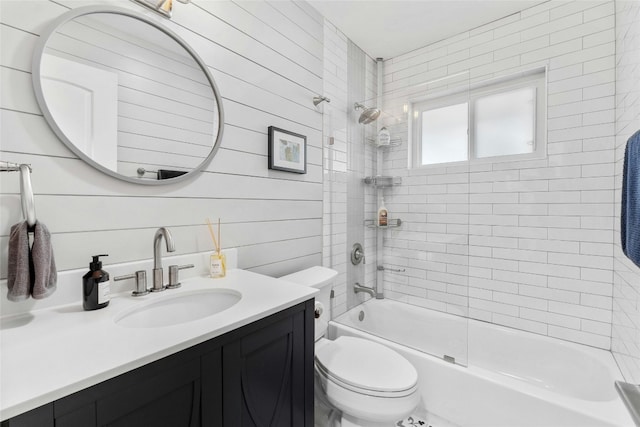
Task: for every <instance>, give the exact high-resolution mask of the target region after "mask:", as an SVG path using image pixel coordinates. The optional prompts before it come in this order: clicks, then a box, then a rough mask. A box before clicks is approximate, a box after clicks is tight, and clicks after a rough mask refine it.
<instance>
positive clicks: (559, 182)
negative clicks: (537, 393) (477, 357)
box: [384, 0, 640, 367]
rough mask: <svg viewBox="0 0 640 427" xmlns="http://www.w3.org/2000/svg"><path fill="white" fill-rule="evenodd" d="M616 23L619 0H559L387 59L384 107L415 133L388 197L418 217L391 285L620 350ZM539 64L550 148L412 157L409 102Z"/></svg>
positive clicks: (405, 232)
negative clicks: (516, 156)
mask: <svg viewBox="0 0 640 427" xmlns="http://www.w3.org/2000/svg"><path fill="white" fill-rule="evenodd" d="M634 10H635V9H634ZM636 15H637V12H636ZM636 19H637V18H636ZM615 21H616V13H615V4H614V2H613V1H575V2H565V1H555V0H552V1H549V2H546V3H543V4H540V5H538V6H535V7H532V8H530V9H527V10H524V11H522V12H520V13H517V14H514V15H511V16H508V17H505V18H503V19H499V20H497V21H494V22H492V23H490V24H488V25H484V26H481V27H478V28H475V29H473V30H471V31H467V32H465V33H462V34H459V35H458V36H455V37H452V38H450V39H446V40H442V41H439V42H437V43H435V44H432V45H430V46H426V47H424V48H421V49H418V50H416V51H413V52H410V53H408V54H406V55H402V56H399V57H396V58H393V59H390V60H388V61H387V62H386V64H385V65H386V67H385V76H384V81H385V88H384V92H385V94H384V96H385V104H384V107H385V111H389V112H390V114H392V115H393V116H394V117H395V120H393V121H389V124H390V127H391V128H392V131H393V132H394V133H395V134H399V135H401V136H402V139H403V141H404V143H403V145H402V146H401V147H400V148H398V149H395V150H394V151H393V152H392V153H390V154H389V155H388V157H387V158H386V160H385V169H384V173H385V174H387V175H399V176H403V177H404V182H403V186H401V187H399V188H397V189H394V191H393V192H392V193H391V194H390V195H389V196H388V197H387V205H388V208H389V210H390V212H393V213H394V214H395V215H396V216H398V217H400V218H403V220H404V221H405V223H404V226H403V228H402V229H401V230H399V231H394V232H391V233H389V234H387V239H386V241H385V261H386V262H387V263H389V264H394V265H397V266H399V267H406V268H407V272H406V273H405V274H387V275H386V276H385V279H386V290H387V295H388V296H389V297H391V298H394V299H399V300H403V301H406V302H410V303H415V304H419V305H423V306H428V307H433V308H436V309H439V310H443V311H448V312H454V313H467V312H468V313H469V315H470V317H472V318H476V319H480V320H485V321H489V322H493V323H497V324H501V325H505V326H510V327H513V328H518V329H523V330H527V331H531V332H535V333H539V334H542V335H548V336H553V337H558V338H562V339H566V340H569V341H574V342H579V343H584V344H588V345H592V346H595V347H600V348H605V349H609V348H611V324H612V296H613V289H612V288H613V285H612V283H613V270H614V257H613V252H614V248H613V246H614V232H613V227H614V223H615V222H616V215H617V214H616V212H615V211H614V205H613V191H614V188H615V186H616V182H617V181H616V162H617V161H619V160H618V157H619V156H616V151H615V144H616V143H617V142H616V141H617V140H616V138H615V136H616V126H615V124H616V100H615V95H616V92H615V87H616V86H615V81H616V43H615V41H616V33H615ZM628 33H629V31H628V30H627V37H631V36H629V35H628ZM630 40H631V38H630ZM635 42H636V43H637V36H636V41H635ZM618 62H619V61H618ZM538 67H546V69H547V79H548V84H547V101H548V106H547V122H546V128H547V130H546V131H547V141H548V142H547V155H546V156H545V157H544V158H541V159H534V160H527V161H510V162H493V163H491V162H486V163H480V164H473V165H471V166H464V165H463V166H452V167H447V166H446V165H445V166H442V167H439V168H429V169H426V170H420V169H408V167H407V165H408V162H407V156H408V145H407V138H408V137H407V134H408V132H407V130H408V126H407V122H408V120H407V117H406V114H404V112H403V106H404V104H407V103H408V102H410V100H412V99H419V98H420V97H424V96H425V95H429V94H435V93H437V92H438V91H445V90H450V89H456V88H465V87H467V85H469V84H473V83H477V82H482V81H484V80H488V79H492V78H496V77H504V76H508V75H511V74H516V73H518V72H522V71H527V70H532V69H535V68H538ZM629 69H632V67H629ZM460 73H463V74H460ZM636 73H637V71H636ZM636 77H637V76H636ZM637 80H638V79H637V78H636V81H637ZM425 83H428V84H425ZM633 99H637V96H636V97H635V98H633ZM627 103H628V102H627ZM619 104H620V101H618V106H619ZM636 108H637V107H636ZM618 281H621V280H618ZM467 285H468V286H467ZM636 304H637V300H636ZM636 306H637V305H636ZM635 319H636V320H637V312H636V318H635ZM637 325H638V324H637V323H636V327H637ZM637 345H638V344H637V341H636V348H635V352H636V353H635V354H638V353H639V350H640V349H639V348H638V347H637ZM636 367H637V365H636Z"/></svg>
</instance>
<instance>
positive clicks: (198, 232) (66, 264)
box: [0, 0, 323, 297]
mask: <svg viewBox="0 0 640 427" xmlns="http://www.w3.org/2000/svg"><path fill="white" fill-rule="evenodd" d="M104 3H108V4H110V5H117V6H120V7H123V8H127V9H131V10H136V11H138V12H139V13H144V14H145V15H147V16H149V17H150V18H151V19H153V20H156V21H157V22H159V23H161V24H162V25H165V26H166V27H168V28H170V29H171V30H172V31H174V32H176V33H178V34H179V35H180V36H181V37H182V38H183V39H184V40H186V41H187V43H189V44H190V45H191V46H192V47H193V49H194V50H195V51H196V52H197V53H198V54H199V55H200V56H201V57H202V58H203V60H204V62H205V63H206V64H207V65H208V66H209V69H210V70H211V72H212V74H213V76H214V79H215V80H216V82H217V85H218V87H219V89H220V92H221V95H222V98H223V106H224V112H225V133H224V139H223V141H222V146H221V149H220V150H219V151H218V154H217V156H216V157H215V159H214V160H213V161H212V162H211V164H210V165H209V166H208V167H207V168H206V170H205V171H204V172H202V173H201V174H199V175H198V176H197V177H196V178H194V179H192V180H189V181H187V182H184V183H178V184H170V185H166V186H154V187H149V186H140V185H135V184H130V183H126V182H123V181H119V180H116V179H113V178H111V177H109V176H107V175H104V174H102V173H100V172H98V171H97V170H94V169H93V168H91V167H89V166H87V165H86V164H85V163H84V162H82V161H80V160H79V159H77V158H76V157H75V156H74V155H73V154H72V153H71V152H70V151H69V150H67V149H66V148H65V147H64V145H63V144H62V143H61V142H60V141H59V140H58V139H57V138H56V137H55V136H54V134H53V132H52V131H51V130H50V129H49V127H48V126H47V124H46V122H45V121H44V119H43V117H42V115H41V113H40V111H39V109H38V106H37V104H36V101H35V97H34V94H33V89H32V86H31V54H32V51H33V46H34V44H35V43H36V41H37V39H38V36H39V34H41V33H42V31H43V29H44V28H45V27H46V26H47V24H48V23H49V22H51V20H53V19H55V18H56V17H58V16H60V15H61V14H62V13H64V12H65V11H67V10H68V9H69V8H75V7H79V6H81V5H95V4H104ZM0 14H1V23H2V25H1V26H0V31H1V33H0V37H1V43H2V44H1V47H0V52H1V57H0V66H1V67H0V72H1V73H2V78H1V84H2V87H1V88H0V89H1V95H0V108H1V110H0V114H1V116H0V120H1V122H2V126H1V134H0V144H1V147H0V159H2V160H6V161H12V162H21V163H30V164H31V165H32V166H33V174H32V181H33V188H34V193H35V204H36V212H37V216H38V219H39V220H41V221H42V222H43V223H45V224H46V225H47V226H48V228H49V229H50V230H51V232H52V234H53V246H54V250H55V256H56V262H57V265H58V269H59V270H68V269H75V268H84V267H87V266H88V263H89V261H90V255H93V254H98V253H108V254H109V255H110V256H109V258H105V259H104V262H105V266H106V268H107V269H108V265H109V264H111V263H120V262H123V261H129V260H140V259H148V258H151V257H152V238H153V234H154V232H155V230H156V229H157V228H158V227H160V226H167V227H169V228H170V229H171V231H172V233H173V236H174V239H175V241H176V248H177V253H178V254H180V253H193V252H199V251H205V250H209V249H212V243H211V241H210V238H209V235H208V232H207V229H206V226H205V225H204V224H205V218H206V217H209V218H212V219H214V220H215V219H217V218H218V217H220V218H221V220H222V244H223V246H224V247H238V248H239V258H240V267H241V268H246V269H250V270H253V271H258V272H262V273H266V274H270V275H281V274H285V273H288V272H292V271H294V270H296V269H300V268H305V267H308V266H311V265H317V264H319V263H320V262H321V250H322V235H321V233H322V149H321V144H322V114H321V113H320V112H319V111H318V110H316V109H315V108H314V107H313V104H312V98H313V96H314V95H316V94H319V93H321V92H322V89H323V85H322V73H323V69H322V58H323V19H322V17H321V16H319V15H318V13H317V12H315V11H314V10H313V9H311V8H310V7H309V6H308V5H306V4H305V3H299V2H293V1H277V2H238V3H234V2H231V1H198V0H194V1H193V2H192V3H191V4H187V5H185V4H181V3H175V6H174V17H173V19H171V20H166V19H164V18H162V17H160V16H158V15H155V14H153V13H152V12H147V11H146V10H145V9H144V8H143V7H141V6H139V5H137V4H135V3H133V2H130V1H117V2H115V1H108V2H107V1H102V2H100V1H91V2H81V1H56V2H53V1H45V0H30V1H11V0H3V1H2V2H1V3H0ZM271 125H273V126H277V127H280V128H284V129H288V130H291V131H293V132H296V133H300V134H303V135H306V136H307V142H308V168H307V170H308V173H307V174H306V175H298V174H291V173H286V172H279V171H270V170H268V169H267V127H268V126H271ZM0 179H1V183H0V202H1V205H0V207H1V216H0V277H2V278H5V277H6V271H7V267H6V259H7V243H8V233H9V229H10V226H11V225H12V224H14V223H16V222H18V221H20V219H21V213H20V200H19V177H18V175H17V174H15V173H13V174H10V173H2V174H1V175H0ZM4 293H5V291H2V294H3V295H2V296H3V297H4Z"/></svg>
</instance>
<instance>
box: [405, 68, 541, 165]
mask: <svg viewBox="0 0 640 427" xmlns="http://www.w3.org/2000/svg"><path fill="white" fill-rule="evenodd" d="M546 75H547V73H546V69H538V70H534V71H531V72H529V73H523V74H519V75H518V76H515V77H514V76H510V77H505V78H501V79H494V80H491V81H485V82H481V83H478V84H476V85H474V86H470V87H469V88H464V89H458V90H454V91H449V92H448V93H444V94H443V93H440V94H436V95H434V96H431V97H426V98H425V97H423V98H419V99H414V100H412V101H411V102H410V104H409V105H410V108H409V131H410V135H409V141H410V145H411V146H410V149H409V168H410V169H428V168H438V167H440V168H441V167H449V166H460V165H465V164H469V165H471V164H483V163H498V162H512V161H519V160H533V159H542V158H545V157H546V155H547V138H546V112H547V107H546V104H547V102H546V98H547V96H546V84H547V81H546V80H547V79H546ZM527 87H533V88H534V90H535V108H534V111H535V115H534V118H533V120H534V123H533V125H534V126H533V129H534V136H533V144H534V148H533V151H532V152H530V153H520V154H506V155H499V156H490V157H476V144H475V142H476V141H475V118H476V115H475V101H476V100H477V99H479V98H483V97H486V96H490V95H495V94H500V93H507V92H511V91H514V90H517V89H522V88H527ZM465 102H466V103H467V109H468V112H467V118H468V122H467V159H466V160H460V161H455V162H446V163H432V164H423V163H422V145H423V144H422V138H421V135H422V113H423V112H424V111H429V110H434V109H438V108H443V107H447V106H451V105H456V104H461V103H465Z"/></svg>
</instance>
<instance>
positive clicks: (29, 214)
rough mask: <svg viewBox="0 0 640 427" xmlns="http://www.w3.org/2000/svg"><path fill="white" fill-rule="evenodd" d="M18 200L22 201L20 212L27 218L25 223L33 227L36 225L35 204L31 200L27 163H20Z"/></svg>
mask: <svg viewBox="0 0 640 427" xmlns="http://www.w3.org/2000/svg"><path fill="white" fill-rule="evenodd" d="M20 200H21V201H22V214H23V215H24V217H25V219H26V220H27V225H29V227H33V226H34V225H36V205H35V202H34V201H33V188H32V187H31V170H30V168H29V165H20Z"/></svg>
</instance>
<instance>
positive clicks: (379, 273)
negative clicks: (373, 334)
mask: <svg viewBox="0 0 640 427" xmlns="http://www.w3.org/2000/svg"><path fill="white" fill-rule="evenodd" d="M383 64H384V62H383V60H382V58H376V71H377V78H378V79H377V80H378V82H377V83H378V84H377V87H376V90H377V100H376V103H377V104H378V105H382V89H383V88H382V84H383V82H384V76H383V74H382V73H383V72H384V67H383ZM381 126H382V123H380V122H378V126H377V132H376V135H377V134H378V133H379V132H380V128H381ZM375 156H376V175H382V166H383V161H384V159H383V158H382V150H375ZM383 191H384V188H382V187H376V198H377V203H378V204H377V205H378V206H380V204H381V203H382V192H383ZM383 250H384V233H383V232H382V230H380V229H377V230H376V265H377V266H378V267H380V266H382V263H383V261H384V254H383ZM375 290H376V299H383V298H384V269H382V270H381V269H379V268H377V269H376V282H375Z"/></svg>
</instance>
